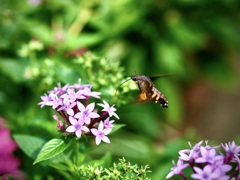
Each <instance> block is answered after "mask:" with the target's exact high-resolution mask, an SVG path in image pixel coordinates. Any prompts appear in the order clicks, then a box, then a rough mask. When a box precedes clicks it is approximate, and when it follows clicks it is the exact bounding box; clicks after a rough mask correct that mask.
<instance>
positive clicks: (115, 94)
mask: <svg viewBox="0 0 240 180" xmlns="http://www.w3.org/2000/svg"><path fill="white" fill-rule="evenodd" d="M129 80H132V79H127V80H125V81H123V82H122V83H121V84H120V85H119V86H118V87H117V89H116V92H115V95H116V94H117V91H118V89H119V88H120V87H121V85H123V84H124V83H125V82H127V81H129ZM115 95H114V96H115Z"/></svg>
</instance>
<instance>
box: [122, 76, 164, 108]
mask: <svg viewBox="0 0 240 180" xmlns="http://www.w3.org/2000/svg"><path fill="white" fill-rule="evenodd" d="M162 76H165V75H162ZM166 76H167V75H166ZM129 80H133V81H134V82H136V83H137V85H138V88H139V90H140V94H139V96H138V101H139V102H145V101H148V100H152V101H154V102H156V103H159V104H160V105H161V106H162V107H163V108H167V107H168V100H167V98H166V96H165V95H164V94H163V93H161V92H160V91H159V90H158V89H157V88H156V87H155V85H154V83H153V82H152V80H151V78H150V77H148V76H144V75H140V74H136V75H134V76H130V79H127V80H126V81H124V82H123V83H121V84H120V86H121V85H122V84H124V83H125V82H127V81H129ZM120 86H119V87H120Z"/></svg>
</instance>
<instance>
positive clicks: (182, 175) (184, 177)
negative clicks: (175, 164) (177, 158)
mask: <svg viewBox="0 0 240 180" xmlns="http://www.w3.org/2000/svg"><path fill="white" fill-rule="evenodd" d="M179 175H180V176H181V177H182V178H183V179H184V180H187V178H186V176H185V175H184V174H183V173H182V172H180V173H179Z"/></svg>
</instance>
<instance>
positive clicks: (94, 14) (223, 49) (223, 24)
mask: <svg viewBox="0 0 240 180" xmlns="http://www.w3.org/2000/svg"><path fill="white" fill-rule="evenodd" d="M0 4H1V6H0V36H1V38H0V84H1V88H0V109H1V114H0V115H1V116H3V117H4V118H6V119H7V120H8V125H9V127H10V129H11V130H12V132H13V133H18V134H20V133H25V134H32V135H38V136H41V137H44V138H46V139H49V138H53V137H55V136H56V135H57V131H53V130H52V129H53V128H54V127H55V125H56V124H55V122H54V121H53V120H52V117H51V114H52V113H51V112H49V109H40V108H39V107H38V106H37V103H38V102H39V101H40V95H42V94H43V93H44V92H46V91H47V90H49V89H52V88H53V87H54V86H55V85H56V84H57V83H58V82H61V83H62V84H67V83H68V84H72V83H76V82H77V81H78V78H81V82H82V83H89V84H92V85H93V89H94V90H96V91H101V92H102V93H103V96H104V97H105V98H106V99H108V100H109V101H110V102H112V103H115V104H117V105H118V111H117V112H118V114H119V116H120V118H121V121H122V122H124V123H126V124H127V126H126V127H124V130H121V131H120V132H119V133H117V134H116V135H113V137H112V138H113V140H112V144H110V145H102V146H99V147H97V148H95V149H93V150H92V151H91V153H92V155H93V156H96V157H98V156H100V154H104V153H105V152H106V151H111V152H112V153H113V155H115V156H117V157H119V156H125V157H126V159H128V160H131V161H133V162H137V163H139V164H150V167H151V171H152V172H153V179H164V178H165V176H166V174H167V173H168V170H169V169H170V166H171V165H170V164H171V160H172V159H174V158H175V156H176V152H177V150H179V149H181V148H182V147H183V146H185V144H186V142H185V141H184V140H182V139H180V140H177V141H176V142H171V143H173V145H172V146H171V147H168V146H164V147H161V148H156V147H155V146H157V145H159V144H162V143H163V144H168V143H169V141H168V139H167V138H166V135H165V131H166V130H169V129H170V130H171V128H169V129H166V122H167V123H170V124H171V125H173V126H177V125H180V124H181V121H182V120H183V117H184V113H185V111H186V110H185V107H184V105H183V103H182V102H183V101H184V100H183V97H182V96H181V93H182V88H183V87H184V86H187V85H188V84H190V83H191V82H193V81H194V80H196V79H198V78H201V77H205V78H208V80H210V81H211V82H212V83H215V84H216V85H220V87H221V86H223V85H225V83H226V82H228V84H229V87H231V86H232V85H234V83H235V81H236V78H235V76H234V75H235V72H234V71H233V70H232V67H231V65H232V62H231V61H230V60H229V58H230V57H231V54H232V53H233V52H235V51H237V50H238V48H239V45H240V29H239V25H240V24H239V22H240V21H239V20H240V9H239V7H240V1H238V0H229V1H227V0H218V1H214V0H213V1H207V0H201V1H200V0H163V1H158V0H142V1H134V0H121V1H111V0H88V1H83V0H72V1H63V0H62V1H59V0H38V1H37V0H35V1H34V0H28V1H27V0H26V1H17V0H0ZM89 51H92V52H94V54H93V53H90V52H89ZM86 52H87V53H86ZM134 69H135V70H134ZM134 71H136V72H137V73H139V74H145V75H148V76H153V75H159V74H175V75H174V76H173V77H169V78H164V79H161V80H159V81H156V86H157V87H158V88H159V90H161V92H163V93H164V94H165V95H166V96H167V98H168V100H169V107H170V108H169V109H168V110H163V109H161V108H160V107H159V106H158V105H156V104H154V103H152V104H150V103H147V104H144V105H133V104H131V103H130V104H129V103H127V102H129V99H131V101H134V98H135V97H136V96H137V94H138V91H133V90H134V89H136V86H134V85H133V84H134V83H133V82H131V81H129V82H127V83H126V84H124V85H123V86H122V88H120V89H119V91H118V93H117V94H115V92H116V89H117V87H118V85H119V84H120V83H121V82H122V81H123V80H124V77H126V76H130V75H133V74H134V73H135V72H134ZM130 90H131V91H130ZM131 101H130V102H131ZM124 103H125V104H124ZM187 137H193V136H192V134H191V135H190V136H188V135H187ZM180 142H181V143H180ZM156 144H157V145H156ZM159 152H160V154H159ZM163 152H165V153H163ZM20 155H21V156H22V158H27V157H25V156H24V155H23V154H20ZM175 159H176V158H175ZM168 163H169V164H168ZM22 168H23V170H24V171H25V172H26V173H27V174H31V172H33V173H34V172H36V169H38V168H40V167H39V166H36V167H32V166H31V165H30V164H29V163H28V162H26V161H23V167H22ZM31 168H32V169H34V168H36V169H35V170H32V169H31ZM167 168H168V169H167ZM30 177H32V178H34V175H32V176H30ZM37 177H39V178H41V175H39V174H37V175H36V176H35V178H37Z"/></svg>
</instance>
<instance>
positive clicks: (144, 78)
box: [131, 74, 149, 82]
mask: <svg viewBox="0 0 240 180" xmlns="http://www.w3.org/2000/svg"><path fill="white" fill-rule="evenodd" d="M131 79H132V80H133V81H134V82H141V81H148V80H149V78H148V77H147V76H144V75H140V74H136V75H134V76H131Z"/></svg>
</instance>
